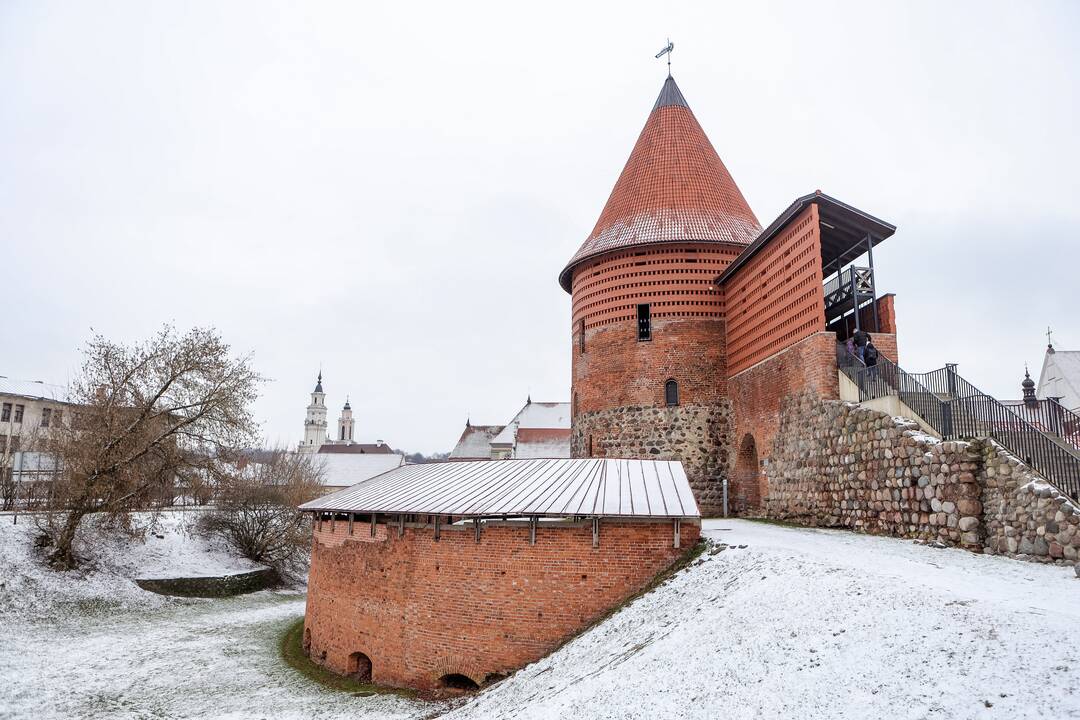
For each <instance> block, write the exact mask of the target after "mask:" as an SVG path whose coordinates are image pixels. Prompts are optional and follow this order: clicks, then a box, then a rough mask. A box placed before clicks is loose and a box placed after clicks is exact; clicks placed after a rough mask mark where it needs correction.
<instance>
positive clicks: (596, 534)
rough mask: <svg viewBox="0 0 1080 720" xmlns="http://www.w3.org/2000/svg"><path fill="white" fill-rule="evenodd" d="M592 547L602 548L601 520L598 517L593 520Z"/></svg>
mask: <svg viewBox="0 0 1080 720" xmlns="http://www.w3.org/2000/svg"><path fill="white" fill-rule="evenodd" d="M592 546H593V547H594V548H598V547H600V518H598V517H594V518H593V519H592Z"/></svg>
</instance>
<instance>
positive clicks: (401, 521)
mask: <svg viewBox="0 0 1080 720" xmlns="http://www.w3.org/2000/svg"><path fill="white" fill-rule="evenodd" d="M403 535H405V516H404V515H398V516H397V536H398V537H402V536H403Z"/></svg>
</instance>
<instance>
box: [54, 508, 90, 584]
mask: <svg viewBox="0 0 1080 720" xmlns="http://www.w3.org/2000/svg"><path fill="white" fill-rule="evenodd" d="M83 515H85V513H84V512H82V511H81V510H72V511H70V512H69V513H68V516H67V519H66V520H65V521H64V527H63V528H62V529H61V530H60V534H59V535H57V536H56V537H55V538H54V539H53V543H54V545H55V547H54V548H53V551H52V554H51V555H50V556H49V563H50V564H51V565H52V566H53V567H54V568H56V569H57V570H71V569H73V568H74V567H75V564H76V561H75V553H74V552H72V549H71V546H72V545H73V544H74V543H75V533H76V532H77V531H78V530H79V523H80V522H82V519H83Z"/></svg>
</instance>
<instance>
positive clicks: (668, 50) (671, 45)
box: [656, 38, 675, 77]
mask: <svg viewBox="0 0 1080 720" xmlns="http://www.w3.org/2000/svg"><path fill="white" fill-rule="evenodd" d="M674 49H675V43H673V42H671V38H668V41H667V46H666V47H665V48H664V49H663V50H661V51H660V52H658V53H656V59H657V60H659V59H660V58H662V57H664V56H665V55H667V75H668V77H671V51H672V50H674Z"/></svg>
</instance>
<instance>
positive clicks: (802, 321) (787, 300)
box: [724, 204, 825, 376]
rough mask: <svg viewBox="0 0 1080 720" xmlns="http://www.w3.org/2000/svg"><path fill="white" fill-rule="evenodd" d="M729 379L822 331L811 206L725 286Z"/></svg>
mask: <svg viewBox="0 0 1080 720" xmlns="http://www.w3.org/2000/svg"><path fill="white" fill-rule="evenodd" d="M724 299H725V308H726V313H727V371H728V374H729V376H730V375H734V374H736V373H739V372H742V371H743V370H745V369H746V368H748V367H750V366H752V365H754V364H756V363H759V362H761V361H762V360H764V359H765V358H768V357H771V356H773V355H775V354H776V353H778V352H780V351H781V350H783V349H785V348H788V347H791V346H792V345H794V344H795V343H797V342H799V341H800V340H802V339H803V338H806V337H809V336H810V335H813V334H814V333H816V332H820V331H822V330H824V329H825V291H824V288H823V286H822V274H821V228H820V226H819V224H818V207H817V205H816V204H814V205H810V206H809V207H808V208H806V209H805V210H803V211H802V212H801V213H799V214H798V215H797V216H796V217H795V218H794V219H793V220H791V221H790V222H789V223H788V226H787V227H786V228H785V229H784V230H782V231H781V232H780V233H779V234H778V235H777V236H776V237H774V238H773V239H772V240H771V241H770V242H768V243H767V244H766V245H765V246H764V247H763V248H762V249H761V250H759V251H758V253H757V254H756V255H754V257H753V258H751V259H750V260H749V261H748V262H747V263H746V264H745V265H743V266H742V267H741V268H739V269H738V270H737V271H736V272H735V274H734V275H732V276H731V277H730V278H728V279H727V280H726V281H725V282H724Z"/></svg>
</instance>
